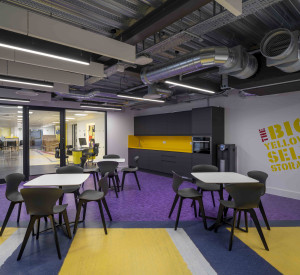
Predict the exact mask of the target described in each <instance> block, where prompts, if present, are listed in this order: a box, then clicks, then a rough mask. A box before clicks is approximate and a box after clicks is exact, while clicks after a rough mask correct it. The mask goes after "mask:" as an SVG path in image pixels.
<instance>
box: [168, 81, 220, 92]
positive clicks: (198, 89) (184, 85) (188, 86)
mask: <svg viewBox="0 0 300 275" xmlns="http://www.w3.org/2000/svg"><path fill="white" fill-rule="evenodd" d="M165 83H167V84H172V85H174V86H179V87H183V88H187V89H191V90H196V91H201V92H204V93H209V94H215V93H216V92H214V91H211V90H206V89H202V88H199V87H194V86H190V85H186V84H182V83H178V82H173V81H169V80H166V81H165Z"/></svg>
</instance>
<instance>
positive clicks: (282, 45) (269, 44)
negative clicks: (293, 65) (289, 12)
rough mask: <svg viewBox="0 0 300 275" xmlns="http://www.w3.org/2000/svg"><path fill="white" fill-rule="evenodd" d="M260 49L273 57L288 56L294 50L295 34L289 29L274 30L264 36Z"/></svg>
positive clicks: (266, 55) (267, 55)
mask: <svg viewBox="0 0 300 275" xmlns="http://www.w3.org/2000/svg"><path fill="white" fill-rule="evenodd" d="M260 49H261V53H262V54H263V55H264V56H265V57H268V58H271V59H272V58H274V59H277V58H282V57H286V56H287V55H289V54H290V52H291V51H292V50H293V34H292V33H291V32H290V31H289V30H287V29H277V30H274V31H272V32H270V33H268V34H267V35H266V36H265V37H264V39H263V40H262V42H261V47H260Z"/></svg>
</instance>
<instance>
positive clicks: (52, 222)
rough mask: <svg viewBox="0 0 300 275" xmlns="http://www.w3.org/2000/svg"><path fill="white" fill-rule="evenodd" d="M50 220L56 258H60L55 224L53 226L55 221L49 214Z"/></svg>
mask: <svg viewBox="0 0 300 275" xmlns="http://www.w3.org/2000/svg"><path fill="white" fill-rule="evenodd" d="M49 217H50V221H51V224H52V229H53V235H54V240H55V245H56V250H57V255H58V258H59V259H60V260H61V254H60V248H59V243H58V238H57V232H56V226H55V222H54V216H53V215H50V216H49Z"/></svg>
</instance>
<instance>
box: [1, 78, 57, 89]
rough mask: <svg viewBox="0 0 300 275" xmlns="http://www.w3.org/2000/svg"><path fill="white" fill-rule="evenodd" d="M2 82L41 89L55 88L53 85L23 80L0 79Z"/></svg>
mask: <svg viewBox="0 0 300 275" xmlns="http://www.w3.org/2000/svg"><path fill="white" fill-rule="evenodd" d="M0 81H2V82H8V83H16V84H24V85H32V86H39V87H45V88H53V85H50V84H39V83H33V82H28V81H22V80H13V79H5V78H0Z"/></svg>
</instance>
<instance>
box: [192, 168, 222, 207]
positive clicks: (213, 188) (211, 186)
mask: <svg viewBox="0 0 300 275" xmlns="http://www.w3.org/2000/svg"><path fill="white" fill-rule="evenodd" d="M218 171H219V170H218V167H216V166H214V165H207V164H200V165H195V166H193V167H192V172H193V173H195V172H200V173H202V172H218ZM196 185H197V187H198V188H197V190H198V191H199V190H201V194H203V192H205V191H210V192H211V197H212V201H213V205H214V206H216V203H215V197H214V192H219V195H220V198H222V196H221V194H220V192H221V186H220V184H216V183H205V182H202V181H200V180H196Z"/></svg>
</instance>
